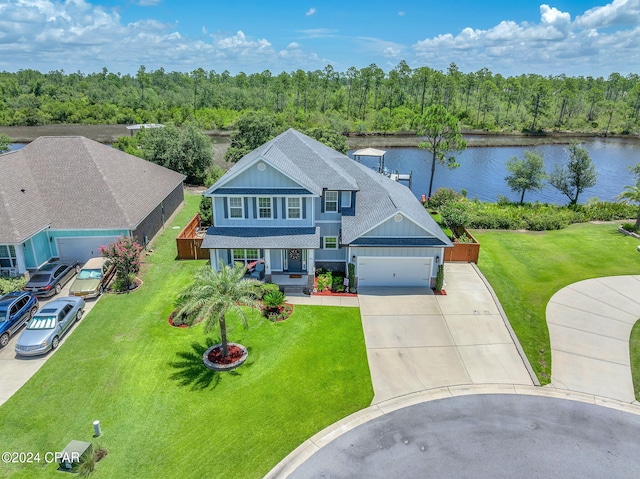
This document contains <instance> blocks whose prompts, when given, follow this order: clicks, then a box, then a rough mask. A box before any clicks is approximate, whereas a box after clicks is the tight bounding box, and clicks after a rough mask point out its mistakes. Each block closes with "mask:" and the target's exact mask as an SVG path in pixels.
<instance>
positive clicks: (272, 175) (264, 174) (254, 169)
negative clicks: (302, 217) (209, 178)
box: [224, 161, 301, 188]
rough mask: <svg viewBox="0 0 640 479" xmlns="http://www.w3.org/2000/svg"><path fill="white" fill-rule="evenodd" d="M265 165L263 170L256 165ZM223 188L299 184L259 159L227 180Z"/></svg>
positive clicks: (296, 186) (295, 185)
mask: <svg viewBox="0 0 640 479" xmlns="http://www.w3.org/2000/svg"><path fill="white" fill-rule="evenodd" d="M260 164H263V165H264V166H265V169H264V171H260V170H259V169H258V165H260ZM224 186H225V188H300V186H301V185H300V184H299V183H296V182H295V181H293V180H292V179H290V178H288V177H287V176H285V175H283V174H282V173H280V172H279V171H278V170H276V169H275V168H273V167H272V166H269V165H268V164H266V163H264V162H262V161H259V162H257V163H255V164H254V165H253V166H251V167H250V168H248V169H247V170H245V171H244V172H242V173H241V174H240V175H239V176H237V177H236V178H234V179H232V180H231V181H229V182H227V183H226V184H225V185H224Z"/></svg>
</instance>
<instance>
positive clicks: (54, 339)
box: [51, 336, 60, 349]
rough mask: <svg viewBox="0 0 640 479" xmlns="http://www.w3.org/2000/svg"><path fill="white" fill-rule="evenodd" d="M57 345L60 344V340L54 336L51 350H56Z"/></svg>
mask: <svg viewBox="0 0 640 479" xmlns="http://www.w3.org/2000/svg"><path fill="white" fill-rule="evenodd" d="M58 344H60V338H59V337H58V336H54V337H53V339H52V340H51V349H56V348H57V347H58Z"/></svg>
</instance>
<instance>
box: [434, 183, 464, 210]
mask: <svg viewBox="0 0 640 479" xmlns="http://www.w3.org/2000/svg"><path fill="white" fill-rule="evenodd" d="M459 199H460V195H459V194H458V193H456V191H455V190H454V189H453V188H438V189H437V190H436V191H435V193H433V195H431V198H429V202H428V205H429V208H435V209H440V208H442V207H443V206H444V205H447V204H449V203H453V202H456V201H458V200H459Z"/></svg>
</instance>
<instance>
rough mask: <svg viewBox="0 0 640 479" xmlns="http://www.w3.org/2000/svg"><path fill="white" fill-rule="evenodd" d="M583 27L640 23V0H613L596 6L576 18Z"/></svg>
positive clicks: (577, 23) (636, 24) (635, 24)
mask: <svg viewBox="0 0 640 479" xmlns="http://www.w3.org/2000/svg"><path fill="white" fill-rule="evenodd" d="M576 25H578V26H580V27H582V28H606V27H615V26H629V25H631V26H639V25H640V0H613V2H612V3H610V4H608V5H604V6H602V7H594V8H591V9H590V10H587V11H586V12H584V15H581V16H579V17H578V18H577V19H576Z"/></svg>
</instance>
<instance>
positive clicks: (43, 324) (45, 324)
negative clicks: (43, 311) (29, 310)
mask: <svg viewBox="0 0 640 479" xmlns="http://www.w3.org/2000/svg"><path fill="white" fill-rule="evenodd" d="M55 327H56V317H55V316H36V317H34V318H33V319H32V320H31V321H30V322H29V324H28V325H27V329H53V328H55Z"/></svg>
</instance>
